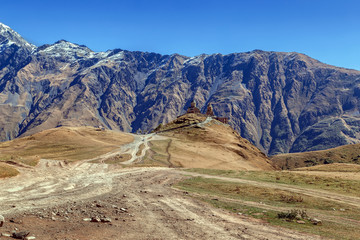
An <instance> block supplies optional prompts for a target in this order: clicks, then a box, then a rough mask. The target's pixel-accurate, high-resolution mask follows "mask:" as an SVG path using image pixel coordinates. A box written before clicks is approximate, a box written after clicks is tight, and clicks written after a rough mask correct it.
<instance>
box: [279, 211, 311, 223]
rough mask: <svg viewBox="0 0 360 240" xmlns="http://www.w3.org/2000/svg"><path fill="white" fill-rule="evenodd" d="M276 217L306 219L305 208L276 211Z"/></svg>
mask: <svg viewBox="0 0 360 240" xmlns="http://www.w3.org/2000/svg"><path fill="white" fill-rule="evenodd" d="M278 218H282V219H286V220H295V219H308V218H309V217H308V215H307V213H306V211H305V210H301V209H291V210H290V211H288V212H280V213H278Z"/></svg>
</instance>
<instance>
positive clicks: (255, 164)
mask: <svg viewBox="0 0 360 240" xmlns="http://www.w3.org/2000/svg"><path fill="white" fill-rule="evenodd" d="M156 133H158V134H159V135H162V136H166V137H168V138H169V140H167V143H166V145H167V146H166V150H167V152H168V154H169V156H170V157H169V158H167V159H168V161H169V164H170V165H171V166H176V167H185V168H208V169H232V170H233V169H236V170H272V169H274V168H273V167H272V166H271V162H270V161H269V159H268V158H267V157H266V155H265V154H264V153H263V152H261V151H260V150H259V149H258V148H257V147H255V146H254V145H253V144H251V143H250V142H249V141H248V140H246V139H244V138H242V137H241V136H240V135H239V134H238V133H237V132H236V131H235V130H234V129H233V128H232V127H230V126H229V125H227V124H224V123H222V122H220V121H218V120H216V119H214V118H211V117H208V116H206V115H204V114H200V113H189V114H185V115H182V116H180V117H178V118H177V119H175V120H174V121H172V122H170V123H168V124H165V125H164V126H161V125H160V126H159V127H158V128H157V129H156ZM152 143H153V144H155V141H154V142H152Z"/></svg>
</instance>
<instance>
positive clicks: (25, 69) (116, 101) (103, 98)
mask: <svg viewBox="0 0 360 240" xmlns="http://www.w3.org/2000/svg"><path fill="white" fill-rule="evenodd" d="M359 95H360V72H358V71H355V70H348V69H343V68H337V67H334V66H329V65H326V64H323V63H321V62H319V61H317V60H314V59H312V58H310V57H308V56H306V55H303V54H299V53H283V52H265V51H260V50H255V51H252V52H246V53H233V54H228V55H222V54H212V55H206V54H203V55H199V56H196V57H187V56H182V55H179V54H172V55H160V54H156V53H148V52H131V51H126V50H121V49H115V50H109V51H106V52H93V51H92V50H90V49H89V48H87V47H86V46H82V45H78V44H74V43H70V42H67V41H64V40H61V41H58V42H56V43H54V44H51V45H43V46H40V47H35V46H33V45H31V44H29V43H28V42H26V41H25V40H24V39H23V38H22V37H21V36H20V35H19V34H17V33H16V32H14V31H13V30H11V29H10V28H9V27H7V26H5V25H3V24H0V139H1V140H2V141H5V140H9V139H13V138H16V137H18V136H25V135H30V134H32V133H35V132H39V131H41V130H44V129H50V128H54V127H58V126H84V125H85V126H103V127H105V128H108V129H114V130H122V131H126V132H138V131H142V132H149V131H151V130H152V129H154V128H155V127H156V126H158V125H159V124H160V123H168V122H170V121H172V120H173V119H175V118H176V117H177V116H178V115H181V114H183V113H184V112H185V110H186V109H187V107H188V106H189V105H190V102H191V101H193V100H194V101H195V102H196V103H197V105H198V106H199V107H200V108H202V110H206V106H207V104H208V103H212V105H213V108H214V112H215V114H216V115H218V116H223V117H228V118H229V123H230V125H231V126H232V127H233V128H234V129H235V130H237V131H238V132H239V133H240V134H241V136H242V137H244V138H246V139H248V140H249V141H251V142H252V143H254V144H255V145H256V146H257V147H258V148H260V149H261V150H263V151H264V152H265V153H267V154H269V155H274V154H278V153H287V152H301V151H309V150H321V149H326V148H330V147H336V146H339V145H344V144H349V143H358V142H359V139H360V135H359V133H360V128H359V126H360V114H359V104H360V103H359Z"/></svg>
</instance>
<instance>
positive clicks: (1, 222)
mask: <svg viewBox="0 0 360 240" xmlns="http://www.w3.org/2000/svg"><path fill="white" fill-rule="evenodd" d="M4 222H5V218H4V217H3V216H2V215H0V227H2V226H3V224H4Z"/></svg>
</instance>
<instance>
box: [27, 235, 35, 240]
mask: <svg viewBox="0 0 360 240" xmlns="http://www.w3.org/2000/svg"><path fill="white" fill-rule="evenodd" d="M25 239H26V240H33V239H36V237H34V236H30V237H26V238H25Z"/></svg>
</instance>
